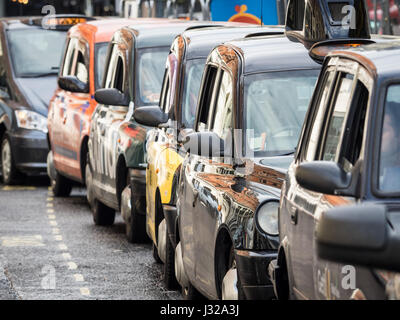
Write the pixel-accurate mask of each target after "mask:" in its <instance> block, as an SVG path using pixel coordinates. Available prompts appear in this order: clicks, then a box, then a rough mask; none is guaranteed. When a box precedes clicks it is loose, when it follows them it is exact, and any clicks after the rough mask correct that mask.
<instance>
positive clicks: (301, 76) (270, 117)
mask: <svg viewBox="0 0 400 320" xmlns="http://www.w3.org/2000/svg"><path fill="white" fill-rule="evenodd" d="M318 74H319V70H301V71H300V70H299V71H287V72H269V73H259V74H254V75H248V76H245V79H244V85H245V90H244V104H245V105H244V115H243V116H244V129H245V132H244V133H245V135H246V137H245V139H244V141H245V142H244V143H245V146H244V147H245V151H246V154H253V153H254V155H255V156H256V157H269V156H277V155H286V154H291V153H293V152H294V151H295V148H296V147H297V144H298V140H299V137H300V133H301V129H302V126H303V122H304V118H305V115H306V112H307V110H308V105H309V102H310V99H311V96H312V93H313V91H314V87H315V83H316V82H317V78H318ZM288 93H290V94H288Z"/></svg>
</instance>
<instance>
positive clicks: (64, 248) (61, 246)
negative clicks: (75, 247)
mask: <svg viewBox="0 0 400 320" xmlns="http://www.w3.org/2000/svg"><path fill="white" fill-rule="evenodd" d="M58 249H60V250H63V251H66V250H68V247H67V246H66V245H65V244H60V245H58Z"/></svg>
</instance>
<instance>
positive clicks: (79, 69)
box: [75, 50, 89, 83]
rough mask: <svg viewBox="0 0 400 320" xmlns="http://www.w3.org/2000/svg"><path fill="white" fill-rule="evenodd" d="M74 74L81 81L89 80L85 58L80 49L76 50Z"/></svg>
mask: <svg viewBox="0 0 400 320" xmlns="http://www.w3.org/2000/svg"><path fill="white" fill-rule="evenodd" d="M77 52H78V53H77V60H76V68H75V76H76V77H77V78H78V79H79V80H80V81H82V82H83V83H88V82H89V71H88V69H87V67H86V63H85V58H84V55H83V53H82V51H81V50H78V51H77Z"/></svg>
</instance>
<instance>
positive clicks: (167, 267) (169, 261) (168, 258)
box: [163, 225, 179, 290]
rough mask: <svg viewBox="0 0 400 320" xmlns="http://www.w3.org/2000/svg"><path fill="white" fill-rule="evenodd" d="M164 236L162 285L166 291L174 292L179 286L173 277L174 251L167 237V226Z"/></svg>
mask: <svg viewBox="0 0 400 320" xmlns="http://www.w3.org/2000/svg"><path fill="white" fill-rule="evenodd" d="M165 236H166V242H165V243H166V245H165V263H164V268H163V269H164V270H163V271H164V285H165V287H166V288H167V289H168V290H176V289H177V288H179V284H178V281H177V280H176V277H175V249H174V247H173V246H172V243H171V241H170V239H169V236H168V225H167V232H166V233H165Z"/></svg>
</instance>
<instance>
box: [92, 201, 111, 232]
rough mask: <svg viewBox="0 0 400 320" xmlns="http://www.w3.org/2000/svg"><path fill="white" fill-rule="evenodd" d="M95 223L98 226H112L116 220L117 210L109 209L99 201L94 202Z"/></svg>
mask: <svg viewBox="0 0 400 320" xmlns="http://www.w3.org/2000/svg"><path fill="white" fill-rule="evenodd" d="M92 214H93V221H94V223H95V224H96V225H97V226H111V225H113V224H114V220H115V210H113V209H111V208H110V207H107V206H106V205H105V204H103V203H102V202H100V201H99V200H97V199H94V201H93V207H92Z"/></svg>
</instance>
